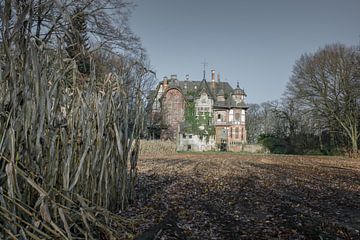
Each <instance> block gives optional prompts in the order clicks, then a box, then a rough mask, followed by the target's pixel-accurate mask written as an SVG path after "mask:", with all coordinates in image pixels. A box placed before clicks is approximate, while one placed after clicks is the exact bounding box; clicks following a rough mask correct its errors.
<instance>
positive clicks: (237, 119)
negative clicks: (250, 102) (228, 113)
mask: <svg viewBox="0 0 360 240" xmlns="http://www.w3.org/2000/svg"><path fill="white" fill-rule="evenodd" d="M235 121H240V113H239V112H236V113H235Z"/></svg>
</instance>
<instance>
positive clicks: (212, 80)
mask: <svg viewBox="0 0 360 240" xmlns="http://www.w3.org/2000/svg"><path fill="white" fill-rule="evenodd" d="M211 82H215V70H211Z"/></svg>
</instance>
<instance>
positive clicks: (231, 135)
mask: <svg viewBox="0 0 360 240" xmlns="http://www.w3.org/2000/svg"><path fill="white" fill-rule="evenodd" d="M230 137H231V138H232V137H233V134H232V128H230Z"/></svg>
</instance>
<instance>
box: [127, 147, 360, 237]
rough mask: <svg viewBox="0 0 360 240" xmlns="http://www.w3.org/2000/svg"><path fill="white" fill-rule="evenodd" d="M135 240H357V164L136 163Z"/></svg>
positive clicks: (250, 159)
mask: <svg viewBox="0 0 360 240" xmlns="http://www.w3.org/2000/svg"><path fill="white" fill-rule="evenodd" d="M138 170H139V175H138V185H137V189H136V194H137V195H136V201H135V202H134V204H133V205H132V206H131V207H130V208H129V210H127V211H126V212H123V213H121V214H122V215H124V216H126V217H128V218H132V219H136V220H134V223H135V224H134V226H133V227H134V229H133V230H134V235H133V238H134V239H140V240H143V239H229V240H230V239H360V232H359V231H360V160H358V159H349V158H344V157H307V156H279V155H263V156H261V155H258V156H253V155H248V156H247V155H238V154H231V153H224V154H222V153H218V154H206V153H205V154H195V153H194V154H184V153H182V154H174V155H171V156H155V155H146V156H142V157H141V159H140V160H139V163H138Z"/></svg>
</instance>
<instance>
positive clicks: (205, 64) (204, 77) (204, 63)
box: [202, 59, 208, 80]
mask: <svg viewBox="0 0 360 240" xmlns="http://www.w3.org/2000/svg"><path fill="white" fill-rule="evenodd" d="M202 64H203V66H204V76H203V80H206V66H207V64H208V63H207V62H206V60H205V59H204V62H202Z"/></svg>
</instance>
